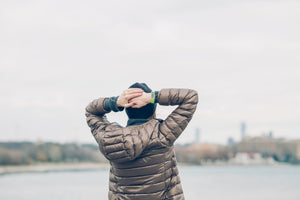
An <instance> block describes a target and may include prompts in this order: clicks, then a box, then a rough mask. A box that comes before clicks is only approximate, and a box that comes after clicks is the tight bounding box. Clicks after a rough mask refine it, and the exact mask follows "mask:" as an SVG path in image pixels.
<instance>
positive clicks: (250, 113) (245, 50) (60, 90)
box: [0, 0, 300, 143]
mask: <svg viewBox="0 0 300 200" xmlns="http://www.w3.org/2000/svg"><path fill="white" fill-rule="evenodd" d="M299 10H300V1H298V0H248V1H247V0H228V1H223V0H205V1H204V0H185V1H179V0H151V1H148V0H147V1H141V0H135V1H133V0H128V1H124V0H119V1H115V0H111V1H100V0H86V1H78V0H77V1H74V0H72V1H71V0H59V1H54V0H44V1H41V0H36V1H33V0H27V1H21V0H19V1H9V0H0V30H1V31H0V67H1V71H0V93H1V98H0V109H1V112H0V141H6V140H31V141H36V140H51V141H59V142H72V141H75V142H91V143H93V142H94V139H93V138H92V136H91V135H90V132H89V128H88V127H87V125H86V122H85V116H84V108H85V106H86V105H87V104H88V103H89V102H90V101H91V100H92V99H94V98H98V97H104V96H116V95H119V94H120V93H121V92H122V91H123V90H124V89H126V88H127V87H128V86H129V85H131V84H132V83H134V82H137V81H138V82H145V83H147V84H148V85H149V86H150V87H151V88H152V89H153V90H159V89H161V88H170V87H180V88H192V89H196V90H197V91H198V93H199V100H200V102H199V105H198V109H197V111H196V113H195V115H194V118H193V119H192V121H191V123H190V124H189V126H188V128H187V129H186V131H185V132H184V133H183V135H182V136H181V138H180V139H179V140H178V142H180V143H184V142H190V141H192V140H193V137H194V131H195V128H196V127H199V128H201V140H202V141H203V142H216V143H225V142H226V140H227V138H228V137H230V136H231V137H233V138H234V139H236V140H239V139H240V134H239V124H240V122H241V121H245V122H246V123H247V133H248V134H249V135H253V136H255V135H261V134H262V133H263V132H269V131H273V132H274V134H275V136H276V137H286V138H291V139H292V138H299V133H300V112H299V111H300V106H299V102H300V93H299V91H300V65H299V64H300V55H299V52H300V26H299V24H300V12H299ZM172 109H174V107H173V108H170V107H159V108H158V113H159V114H158V116H159V117H161V118H164V117H165V116H166V115H167V114H168V113H170V111H171V110H172ZM108 117H109V119H110V120H111V121H118V122H119V123H121V124H122V125H125V124H126V115H125V113H124V112H123V113H110V114H109V115H108Z"/></svg>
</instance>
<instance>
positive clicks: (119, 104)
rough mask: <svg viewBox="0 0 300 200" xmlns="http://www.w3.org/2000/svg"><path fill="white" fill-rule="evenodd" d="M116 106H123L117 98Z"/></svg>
mask: <svg viewBox="0 0 300 200" xmlns="http://www.w3.org/2000/svg"><path fill="white" fill-rule="evenodd" d="M116 104H117V106H118V107H123V105H121V103H120V97H118V99H117V101H116Z"/></svg>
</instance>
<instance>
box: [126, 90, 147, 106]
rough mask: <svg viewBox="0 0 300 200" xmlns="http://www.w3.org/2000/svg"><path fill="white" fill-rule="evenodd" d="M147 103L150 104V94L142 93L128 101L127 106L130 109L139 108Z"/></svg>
mask: <svg viewBox="0 0 300 200" xmlns="http://www.w3.org/2000/svg"><path fill="white" fill-rule="evenodd" d="M148 103H151V93H145V92H143V94H142V95H141V96H138V97H135V98H133V99H131V100H129V105H130V106H131V107H132V108H141V107H143V106H145V105H147V104H148Z"/></svg>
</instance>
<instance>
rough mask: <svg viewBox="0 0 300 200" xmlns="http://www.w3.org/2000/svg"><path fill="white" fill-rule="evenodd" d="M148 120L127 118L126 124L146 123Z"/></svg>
mask: <svg viewBox="0 0 300 200" xmlns="http://www.w3.org/2000/svg"><path fill="white" fill-rule="evenodd" d="M148 121H149V120H148V119H129V120H128V121H127V126H134V125H140V124H143V123H146V122H148Z"/></svg>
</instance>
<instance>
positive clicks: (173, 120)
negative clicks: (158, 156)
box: [157, 88, 198, 146]
mask: <svg viewBox="0 0 300 200" xmlns="http://www.w3.org/2000/svg"><path fill="white" fill-rule="evenodd" d="M157 102H158V103H159V104H160V105H166V106H167V105H178V106H177V108H176V109H175V110H174V111H173V112H172V113H171V114H170V115H169V116H168V117H167V118H166V119H165V120H164V121H162V122H161V123H160V125H159V136H158V137H159V139H160V140H161V142H162V143H163V144H165V145H168V146H169V145H173V143H174V142H175V140H176V139H177V138H178V137H179V136H180V134H181V133H182V132H183V130H184V129H185V128H186V127H187V125H188V123H189V122H190V120H191V119H192V117H193V114H194V112H195V111H196V108H197V104H198V93H197V91H195V90H192V89H176V88H172V89H162V90H160V91H159V93H158V97H157Z"/></svg>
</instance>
